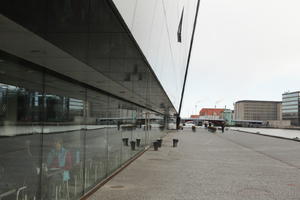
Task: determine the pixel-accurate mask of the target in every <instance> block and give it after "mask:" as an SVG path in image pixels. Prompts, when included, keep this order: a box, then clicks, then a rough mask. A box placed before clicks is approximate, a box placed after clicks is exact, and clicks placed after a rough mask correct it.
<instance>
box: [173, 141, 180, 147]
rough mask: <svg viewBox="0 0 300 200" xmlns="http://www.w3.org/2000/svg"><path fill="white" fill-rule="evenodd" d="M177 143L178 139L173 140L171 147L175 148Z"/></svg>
mask: <svg viewBox="0 0 300 200" xmlns="http://www.w3.org/2000/svg"><path fill="white" fill-rule="evenodd" d="M178 141H179V140H178V139H173V147H177V144H178Z"/></svg>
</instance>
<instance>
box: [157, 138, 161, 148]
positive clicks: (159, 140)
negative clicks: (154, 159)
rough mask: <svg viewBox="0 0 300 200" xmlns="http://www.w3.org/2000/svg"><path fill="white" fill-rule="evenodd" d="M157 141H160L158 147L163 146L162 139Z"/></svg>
mask: <svg viewBox="0 0 300 200" xmlns="http://www.w3.org/2000/svg"><path fill="white" fill-rule="evenodd" d="M157 142H158V147H161V144H162V139H158V140H157Z"/></svg>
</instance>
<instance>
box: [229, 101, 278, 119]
mask: <svg viewBox="0 0 300 200" xmlns="http://www.w3.org/2000/svg"><path fill="white" fill-rule="evenodd" d="M234 112H235V120H260V121H268V120H281V101H255V100H243V101H237V102H236V103H235V106H234Z"/></svg>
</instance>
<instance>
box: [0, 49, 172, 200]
mask: <svg viewBox="0 0 300 200" xmlns="http://www.w3.org/2000/svg"><path fill="white" fill-rule="evenodd" d="M0 53H1V54H0V56H1V57H0V60H1V62H0V78H1V79H0V80H1V83H0V108H1V110H0V143H1V146H0V148H1V154H0V156H1V161H0V176H1V181H0V195H3V199H5V200H6V199H9V200H10V199H16V198H19V199H29V200H32V199H45V200H46V199H47V200H48V199H79V198H80V197H81V196H82V195H84V194H85V193H86V192H88V191H89V190H90V189H91V188H92V187H94V186H95V185H96V184H98V183H99V182H100V181H102V180H103V179H105V178H106V177H107V176H109V175H110V174H111V173H113V172H114V171H115V170H116V169H118V168H119V167H120V166H121V165H122V164H124V163H125V162H127V161H128V160H129V159H130V158H132V157H133V156H135V155H136V154H137V153H139V152H141V151H143V150H144V149H145V147H147V146H148V145H151V144H152V143H153V142H154V141H156V140H157V139H159V138H161V137H163V136H164V135H165V134H166V129H167V127H168V122H169V121H170V122H171V121H172V120H169V119H168V117H167V116H163V115H161V114H159V113H156V112H153V111H150V110H148V109H145V108H143V107H139V106H137V105H135V104H132V103H130V102H126V101H123V100H121V99H118V98H115V97H113V96H110V95H108V94H104V93H103V92H101V91H99V90H97V89H93V88H90V87H89V86H85V85H83V84H81V83H79V82H76V81H74V80H71V79H69V78H68V77H64V76H62V75H60V74H57V73H55V72H51V71H46V70H40V67H38V66H36V65H34V64H31V63H29V62H27V61H24V60H22V59H20V58H17V57H15V56H12V55H9V54H6V53H4V52H0ZM4 197H5V198H4Z"/></svg>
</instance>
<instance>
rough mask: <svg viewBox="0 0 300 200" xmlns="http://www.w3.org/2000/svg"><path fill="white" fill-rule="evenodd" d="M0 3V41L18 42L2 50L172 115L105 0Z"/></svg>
mask: <svg viewBox="0 0 300 200" xmlns="http://www.w3.org/2000/svg"><path fill="white" fill-rule="evenodd" d="M0 5H1V6H0V14H2V15H0V20H1V19H2V18H3V21H5V22H7V24H6V27H4V28H3V27H0V38H2V36H3V38H6V37H8V36H6V35H1V32H2V31H3V32H4V33H5V32H6V31H7V30H6V29H9V30H10V31H12V34H11V35H12V36H11V37H9V39H5V41H8V40H11V39H12V40H16V41H22V42H14V43H13V42H5V45H4V43H3V45H2V46H1V47H0V49H2V50H3V51H6V52H10V53H11V54H14V55H16V56H18V57H22V58H24V59H26V60H29V61H31V62H33V63H36V64H38V65H42V66H43V67H45V68H48V69H50V70H53V71H56V72H58V73H61V74H64V75H66V76H69V77H71V78H73V79H76V80H78V81H80V82H84V83H88V84H89V85H92V86H94V87H97V88H99V89H101V90H104V91H106V92H109V93H111V94H114V95H116V96H120V97H122V98H123V99H126V100H128V101H131V102H134V103H136V104H139V105H142V106H144V107H147V108H150V109H152V110H155V111H157V112H160V113H163V112H165V108H168V109H170V111H171V112H172V113H175V112H176V111H175V109H174V107H173V105H172V103H171V101H170V100H169V98H168V96H167V95H166V93H165V91H164V89H163V88H162V86H161V85H160V81H163V80H158V79H157V78H156V75H155V74H154V72H153V71H152V68H151V67H150V65H149V64H148V61H147V60H146V58H145V57H144V54H143V52H141V50H140V49H139V46H138V44H137V43H136V42H135V39H134V38H133V37H132V36H131V33H130V32H129V30H128V29H127V28H126V24H124V22H123V21H122V19H121V17H119V15H118V11H117V10H116V8H115V7H114V5H113V3H112V1H111V0H84V1H83V0H26V1H22V2H20V1H17V0H2V1H1V4H0ZM7 18H8V19H7ZM10 20H11V21H10ZM19 25H21V26H22V28H20V26H19ZM2 28H3V29H4V30H2ZM23 28H25V30H24V29H23ZM152 32H155V30H153V31H152ZM23 41H28V42H23ZM157 51H158V50H157ZM152 67H156V66H152ZM164 67H165V69H167V67H168V65H167V64H166V65H165V66H164ZM162 71H164V70H161V72H162ZM172 71H176V70H173V69H172ZM87 72H92V73H93V75H89V74H88V75H87ZM169 73H171V71H170V72H169ZM101 77H105V79H104V78H101ZM182 77H183V76H182ZM168 79H171V80H173V81H174V83H175V82H176V81H177V78H176V76H169V77H168ZM169 82H170V81H169ZM170 85H172V84H170ZM176 87H177V86H176V84H174V87H172V88H176Z"/></svg>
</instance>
